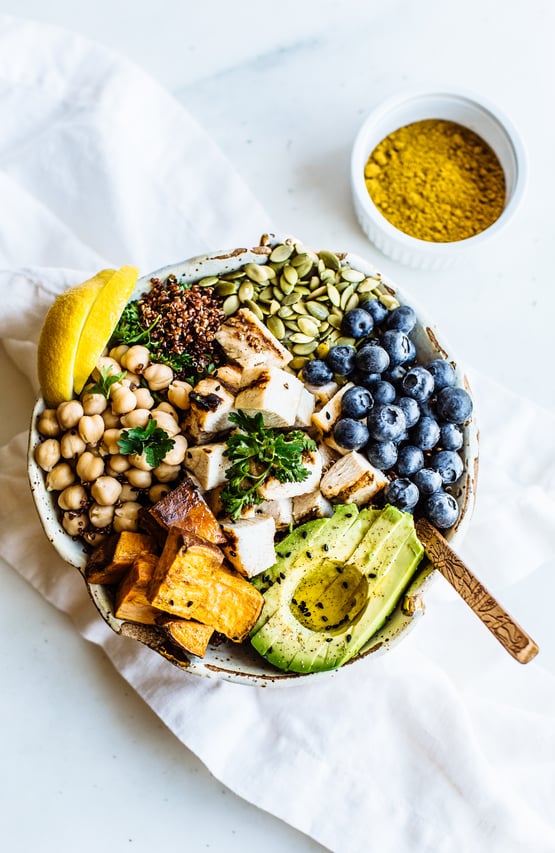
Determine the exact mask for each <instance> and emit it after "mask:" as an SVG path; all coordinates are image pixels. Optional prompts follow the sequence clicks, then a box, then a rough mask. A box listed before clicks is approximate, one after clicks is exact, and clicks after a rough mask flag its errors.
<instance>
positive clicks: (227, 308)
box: [222, 293, 241, 317]
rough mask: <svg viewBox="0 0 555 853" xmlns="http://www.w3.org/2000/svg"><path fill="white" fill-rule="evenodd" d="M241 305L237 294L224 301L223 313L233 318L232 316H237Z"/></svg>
mask: <svg viewBox="0 0 555 853" xmlns="http://www.w3.org/2000/svg"><path fill="white" fill-rule="evenodd" d="M240 304H241V303H240V302H239V297H238V296H237V294H235V293H234V294H232V295H231V296H228V297H227V299H225V300H224V304H223V305H222V311H223V312H224V314H225V315H226V316H227V317H231V315H232V314H235V312H236V311H237V310H238V309H239V305H240Z"/></svg>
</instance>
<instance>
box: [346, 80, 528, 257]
mask: <svg viewBox="0 0 555 853" xmlns="http://www.w3.org/2000/svg"><path fill="white" fill-rule="evenodd" d="M427 99H429V100H433V99H435V100H443V101H445V102H446V101H447V100H449V101H451V102H456V101H458V102H460V103H461V104H463V103H464V104H465V105H466V106H468V107H470V108H472V109H475V110H476V111H477V112H481V113H482V114H485V115H487V116H488V118H489V119H490V120H491V121H492V122H493V123H494V124H495V125H497V127H498V129H499V130H500V131H501V133H502V134H503V135H504V137H505V139H506V141H507V143H508V145H509V147H510V148H511V150H512V154H513V158H514V164H515V173H516V174H515V182H514V188H513V192H512V193H511V195H510V197H509V198H508V200H507V202H506V204H505V206H504V208H503V211H502V212H501V214H500V215H499V217H498V218H497V219H496V220H495V222H493V223H492V224H491V225H489V226H488V227H487V228H485V229H484V230H483V231H480V232H479V233H478V234H474V235H473V236H471V237H467V238H465V239H463V240H457V241H451V242H448V243H434V242H432V241H429V240H421V239H419V238H418V237H413V236H411V235H410V234H406V233H405V232H404V231H402V230H401V229H399V228H396V227H395V226H394V225H392V223H391V222H390V221H389V220H388V219H386V218H385V216H384V215H383V214H382V213H381V212H380V210H379V209H378V208H377V206H376V205H375V204H374V202H373V200H372V198H371V196H370V194H369V192H368V190H367V188H366V184H365V182H364V164H365V163H366V161H367V159H368V157H369V156H370V153H371V152H370V151H369V150H367V146H366V138H367V136H368V134H369V131H370V130H371V128H372V127H374V126H375V125H376V124H377V123H378V122H380V121H383V120H384V119H386V118H387V116H388V115H389V114H390V113H393V112H394V111H397V110H400V109H402V108H404V107H409V106H410V105H411V104H415V103H417V102H418V101H425V100H427ZM433 117H434V116H432V115H430V118H433ZM409 123H410V122H409ZM402 126H403V124H402V123H401V124H399V125H398V127H402ZM391 132H393V130H390V131H388V133H391ZM386 135H387V134H386ZM382 138H383V137H382ZM488 144H489V143H488ZM490 147H492V148H494V146H490ZM494 151H495V148H494ZM495 153H496V155H497V156H498V158H499V159H500V160H501V158H500V157H499V153H498V152H497V151H495ZM350 177H351V191H352V193H353V196H354V198H355V204H356V206H357V209H358V210H359V211H362V212H363V213H364V215H365V216H366V217H369V218H370V219H371V220H372V223H373V225H374V227H376V228H379V230H380V231H382V232H383V234H384V235H385V236H387V238H389V239H390V240H393V241H394V242H396V243H397V244H399V246H401V247H402V248H404V249H407V250H413V251H417V252H418V253H419V254H421V255H422V254H423V255H428V256H433V257H438V258H445V257H449V256H451V255H452V254H455V253H456V254H458V253H460V252H461V251H466V250H467V249H469V248H472V247H473V246H475V245H477V244H480V243H482V242H484V241H485V240H489V239H491V238H492V237H493V236H495V234H497V233H498V232H499V231H500V230H501V229H502V228H504V227H505V226H506V225H507V224H508V223H509V221H510V220H511V219H512V218H513V216H514V214H515V212H516V210H517V208H518V207H519V205H520V203H521V201H522V197H523V195H524V192H525V189H526V185H527V179H528V158H527V154H526V149H525V147H524V143H523V142H522V138H521V135H520V133H519V132H518V130H517V128H516V126H515V125H514V123H513V122H512V121H511V119H509V117H508V116H507V115H506V114H505V113H504V112H503V110H502V109H500V108H499V107H498V106H497V105H496V104H494V103H493V102H492V101H490V100H489V99H488V98H487V97H483V96H482V95H478V94H477V93H476V92H474V91H472V90H470V89H464V88H453V89H437V90H434V89H424V88H409V89H406V90H404V91H402V92H398V93H397V94H395V95H392V96H390V97H389V98H387V99H385V100H383V101H382V102H380V103H379V104H377V105H376V106H375V107H374V108H373V109H372V110H371V111H370V112H369V113H368V114H367V116H366V118H365V119H364V120H363V122H362V124H361V125H360V127H359V129H358V131H357V134H356V136H355V139H354V142H353V146H352V149H351V158H350Z"/></svg>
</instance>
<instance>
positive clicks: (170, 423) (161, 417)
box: [153, 411, 179, 436]
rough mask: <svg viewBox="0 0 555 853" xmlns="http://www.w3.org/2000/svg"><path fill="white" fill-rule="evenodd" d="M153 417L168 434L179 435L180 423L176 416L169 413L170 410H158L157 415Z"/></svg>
mask: <svg viewBox="0 0 555 853" xmlns="http://www.w3.org/2000/svg"><path fill="white" fill-rule="evenodd" d="M153 417H154V420H155V421H156V423H157V425H158V426H159V427H160V429H163V430H164V432H167V434H168V435H170V436H173V435H177V433H178V432H179V424H178V423H177V421H176V419H175V418H174V417H172V416H171V415H170V414H168V412H160V411H158V412H157V413H156V416H153Z"/></svg>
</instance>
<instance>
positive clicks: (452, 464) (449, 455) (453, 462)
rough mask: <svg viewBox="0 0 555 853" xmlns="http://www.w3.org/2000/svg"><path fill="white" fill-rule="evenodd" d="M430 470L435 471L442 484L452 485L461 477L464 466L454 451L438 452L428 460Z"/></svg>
mask: <svg viewBox="0 0 555 853" xmlns="http://www.w3.org/2000/svg"><path fill="white" fill-rule="evenodd" d="M430 468H433V469H434V470H435V471H437V472H438V473H439V474H440V476H441V479H442V480H443V482H444V483H454V482H455V480H458V479H459V477H460V476H461V474H462V472H463V470H464V465H463V461H462V459H461V457H460V456H459V454H458V453H456V452H455V451H454V450H439V451H438V452H437V453H434V454H433V455H432V457H431V459H430Z"/></svg>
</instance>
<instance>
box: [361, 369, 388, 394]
mask: <svg viewBox="0 0 555 853" xmlns="http://www.w3.org/2000/svg"><path fill="white" fill-rule="evenodd" d="M355 376H356V382H357V384H358V385H363V386H364V388H368V389H369V390H370V391H372V390H373V388H374V387H375V386H376V383H377V382H381V381H382V374H381V373H365V372H364V371H363V370H358V371H357V372H356V374H355Z"/></svg>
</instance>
